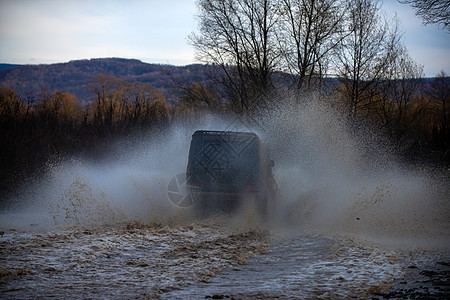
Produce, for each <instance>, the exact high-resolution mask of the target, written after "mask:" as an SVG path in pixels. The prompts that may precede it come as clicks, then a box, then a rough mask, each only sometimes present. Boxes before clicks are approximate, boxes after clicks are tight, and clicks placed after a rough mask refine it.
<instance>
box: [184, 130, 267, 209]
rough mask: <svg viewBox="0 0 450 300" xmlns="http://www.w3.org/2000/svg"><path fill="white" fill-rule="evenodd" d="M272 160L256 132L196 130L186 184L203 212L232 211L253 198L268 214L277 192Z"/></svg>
mask: <svg viewBox="0 0 450 300" xmlns="http://www.w3.org/2000/svg"><path fill="white" fill-rule="evenodd" d="M272 166H273V161H271V160H270V158H269V153H268V151H267V150H266V149H265V147H264V145H263V143H262V142H261V141H260V139H259V138H258V136H257V135H256V134H255V133H251V132H229V131H196V132H195V133H194V134H193V135H192V141H191V147H190V150H189V160H188V166H187V172H186V178H187V185H188V187H189V189H190V191H191V197H192V198H193V200H194V203H195V205H194V207H195V209H196V211H197V212H198V213H199V214H200V215H203V216H205V215H207V214H210V213H214V212H216V211H223V212H233V211H234V210H236V209H237V208H238V207H239V206H240V205H241V204H242V202H243V201H254V203H256V208H257V209H258V212H259V213H260V214H261V215H263V216H267V214H268V210H269V209H270V208H269V206H271V202H272V201H273V199H274V197H275V194H276V183H275V180H274V178H273V175H272Z"/></svg>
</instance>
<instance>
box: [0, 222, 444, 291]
mask: <svg viewBox="0 0 450 300" xmlns="http://www.w3.org/2000/svg"><path fill="white" fill-rule="evenodd" d="M449 256H450V255H449V253H446V252H445V251H424V250H420V251H419V250H415V251H411V250H410V251H405V250H392V249H386V248H383V247H378V246H373V245H370V244H368V243H362V242H358V241H356V240H352V239H349V238H338V237H333V238H331V237H326V236H323V235H310V234H306V233H302V232H299V231H298V230H295V231H292V230H291V231H278V230H270V231H268V230H265V229H261V228H258V227H253V228H249V227H246V226H230V225H229V224H228V223H227V222H224V221H223V220H212V219H209V220H203V221H193V222H188V223H186V222H184V223H178V224H177V223H171V222H167V223H149V224H144V223H141V222H137V221H136V222H131V223H127V224H121V225H114V226H95V227H86V228H79V227H73V228H68V229H58V230H53V231H48V232H31V231H30V232H18V231H14V230H5V231H4V232H3V233H2V235H1V236H0V298H5V299H6V298H8V299H17V298H20V299H32V298H49V297H56V298H99V297H101V298H114V299H124V298H140V299H148V298H162V299H186V298H195V299H232V298H234V299H255V298H302V299H336V298H341V299H342V298H345V299H348V298H357V299H372V298H373V299H398V298H409V299H414V298H432V299H443V298H448V296H449V270H450V269H449V264H448V262H449V261H450V257H449Z"/></svg>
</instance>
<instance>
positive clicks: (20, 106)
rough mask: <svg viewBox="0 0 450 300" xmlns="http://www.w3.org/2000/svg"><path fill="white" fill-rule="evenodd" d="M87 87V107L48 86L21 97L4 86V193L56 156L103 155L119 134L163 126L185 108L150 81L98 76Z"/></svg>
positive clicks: (0, 113) (0, 98)
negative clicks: (171, 100) (150, 83)
mask: <svg viewBox="0 0 450 300" xmlns="http://www.w3.org/2000/svg"><path fill="white" fill-rule="evenodd" d="M87 89H88V90H89V91H90V93H91V95H92V97H93V99H94V101H93V102H92V103H91V105H89V106H88V107H82V106H81V105H80V103H79V102H78V100H77V98H76V97H75V96H74V95H72V94H69V93H64V92H59V91H54V92H50V91H48V90H47V89H45V88H43V89H42V90H41V92H40V93H39V94H37V95H28V96H27V97H26V98H20V97H19V96H18V94H17V93H16V92H15V91H14V90H13V89H11V88H7V87H2V88H0V141H1V147H0V174H1V177H0V192H6V191H7V190H8V189H9V188H11V187H14V186H15V185H16V184H17V183H20V181H21V180H23V179H24V178H27V177H30V176H32V175H35V173H36V172H37V171H39V170H40V169H41V168H42V167H43V166H44V164H45V163H46V162H47V161H48V159H49V158H51V157H52V156H63V155H67V154H74V153H77V154H79V153H80V152H82V151H84V152H86V153H87V154H88V155H102V154H103V153H104V152H105V151H107V148H108V147H107V145H108V143H109V142H111V141H113V140H114V138H116V137H117V136H121V135H128V134H132V132H136V131H139V130H146V129H149V128H152V129H156V128H161V127H163V126H165V125H167V124H168V123H169V122H170V121H171V119H173V118H174V116H175V115H176V114H177V110H179V109H180V108H176V107H173V106H171V105H169V104H168V103H167V102H166V99H165V97H164V95H163V94H162V93H161V92H159V90H158V89H157V88H154V87H152V86H151V85H149V84H148V83H141V82H134V83H131V82H128V81H126V80H123V79H119V78H117V77H114V76H112V75H100V76H98V77H96V78H94V79H93V80H92V81H91V83H90V84H89V85H88V86H87ZM0 194H3V193H0Z"/></svg>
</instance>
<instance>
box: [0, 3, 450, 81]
mask: <svg viewBox="0 0 450 300" xmlns="http://www.w3.org/2000/svg"><path fill="white" fill-rule="evenodd" d="M383 8H384V10H385V11H386V12H387V13H388V14H390V15H393V14H394V12H396V13H397V15H398V17H399V18H400V20H401V22H402V26H403V30H404V31H405V36H404V39H405V43H406V46H407V47H408V49H409V51H410V54H411V56H412V57H413V59H414V60H415V61H416V62H418V63H419V64H421V65H423V66H424V70H425V74H426V76H434V75H435V74H436V73H438V72H439V71H440V70H444V71H445V72H446V73H447V74H450V34H448V33H446V32H445V31H442V30H439V29H438V27H437V26H434V25H433V26H422V23H421V20H420V19H418V18H417V17H415V15H414V12H413V11H412V9H411V8H410V7H409V6H408V5H402V4H399V3H398V2H397V0H384V6H383ZM195 12H196V7H195V0H129V1H124V0H64V1H60V0H0V62H1V63H18V64H41V63H45V64H47V63H55V62H67V61H69V60H74V59H85V58H98V57H123V58H137V59H140V60H142V61H145V62H153V63H168V64H174V65H185V64H189V63H193V62H195V59H194V51H193V49H192V47H191V46H189V45H188V44H187V39H186V37H187V35H188V34H189V33H191V32H193V31H195V30H196V28H197V23H196V19H195V17H194V15H195Z"/></svg>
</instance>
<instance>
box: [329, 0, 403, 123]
mask: <svg viewBox="0 0 450 300" xmlns="http://www.w3.org/2000/svg"><path fill="white" fill-rule="evenodd" d="M349 3H350V6H349V7H350V9H349V12H348V17H347V18H348V19H347V27H348V28H349V30H350V34H349V35H348V36H347V37H346V38H345V39H344V40H343V41H342V42H341V43H340V45H339V47H337V48H335V50H336V51H335V55H336V62H337V64H336V70H337V72H338V75H339V76H340V78H341V80H342V83H343V87H342V89H341V93H342V94H343V97H344V98H345V102H347V105H348V106H347V107H348V114H349V117H350V119H352V120H353V121H356V117H357V114H358V111H359V110H360V109H362V108H363V107H364V106H365V105H367V104H368V102H369V101H370V99H371V97H372V88H374V86H375V83H376V82H377V80H379V79H380V78H381V77H382V76H383V71H384V68H385V66H386V64H387V62H388V61H389V57H390V54H389V53H388V50H389V47H388V46H387V45H388V42H389V37H390V42H391V44H395V43H396V41H397V40H398V36H399V34H398V32H397V31H396V30H394V32H393V34H391V35H389V30H388V28H389V27H388V23H387V21H386V20H385V19H383V18H382V16H381V15H380V12H379V11H380V4H379V2H377V1H370V0H349Z"/></svg>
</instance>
